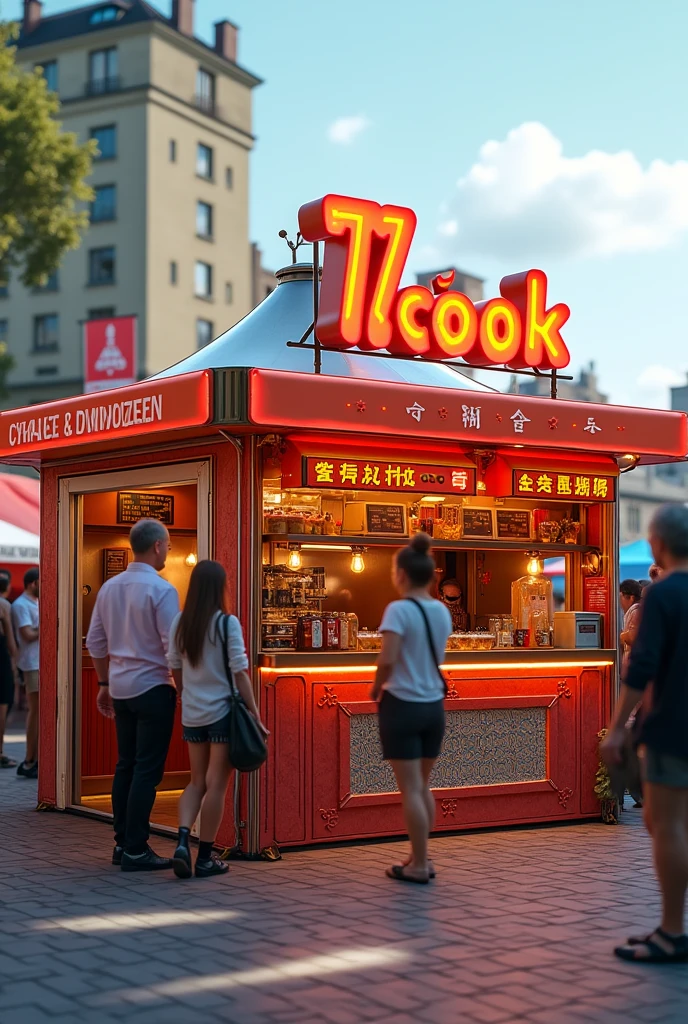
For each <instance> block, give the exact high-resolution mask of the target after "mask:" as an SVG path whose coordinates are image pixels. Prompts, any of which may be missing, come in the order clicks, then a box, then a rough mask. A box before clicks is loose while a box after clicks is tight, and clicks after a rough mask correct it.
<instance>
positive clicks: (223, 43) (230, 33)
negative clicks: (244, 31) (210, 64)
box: [215, 21, 239, 64]
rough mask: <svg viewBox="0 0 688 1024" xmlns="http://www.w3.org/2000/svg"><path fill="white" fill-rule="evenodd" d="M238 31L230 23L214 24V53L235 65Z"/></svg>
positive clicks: (220, 22) (217, 22)
mask: <svg viewBox="0 0 688 1024" xmlns="http://www.w3.org/2000/svg"><path fill="white" fill-rule="evenodd" d="M238 34H239V29H238V28H237V26H236V25H233V24H232V22H231V21H216V22H215V52H216V53H219V54H220V56H221V57H224V58H225V60H231V61H233V63H235V64H236V59H237V36H238Z"/></svg>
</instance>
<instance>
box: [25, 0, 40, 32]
mask: <svg viewBox="0 0 688 1024" xmlns="http://www.w3.org/2000/svg"><path fill="white" fill-rule="evenodd" d="M42 13H43V4H42V3H41V0H24V18H23V20H22V32H23V33H24V35H25V36H28V35H29V33H30V32H33V30H34V29H35V28H38V26H39V25H40V22H41V15H42Z"/></svg>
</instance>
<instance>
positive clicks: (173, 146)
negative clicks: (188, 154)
mask: <svg viewBox="0 0 688 1024" xmlns="http://www.w3.org/2000/svg"><path fill="white" fill-rule="evenodd" d="M176 162H177V140H176V139H170V163H171V164H176Z"/></svg>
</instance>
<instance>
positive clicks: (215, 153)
mask: <svg viewBox="0 0 688 1024" xmlns="http://www.w3.org/2000/svg"><path fill="white" fill-rule="evenodd" d="M193 14H194V0H174V4H173V10H172V17H171V18H169V19H168V18H165V17H163V16H162V15H161V14H160V13H159V12H157V11H156V10H155V9H154V8H152V7H151V6H150V5H149V4H148V3H145V2H143V0H111V2H106V3H98V4H95V5H93V6H89V7H81V8H79V9H77V10H73V11H67V12H65V13H63V14H58V15H55V16H52V17H46V18H44V17H43V16H42V10H41V4H40V3H39V2H38V0H24V18H23V22H22V26H21V32H20V35H19V39H18V53H17V59H18V62H19V63H20V64H22V65H23V66H25V67H27V68H32V67H40V68H42V69H43V74H44V76H45V78H46V81H47V84H48V86H49V88H51V89H53V90H54V91H55V92H56V93H57V94H58V95H59V98H60V104H61V114H60V116H61V120H62V122H63V126H64V128H65V129H66V130H68V131H73V132H75V133H76V135H77V136H78V138H79V140H80V141H84V140H86V139H89V138H90V139H95V141H96V144H97V147H98V152H97V156H96V158H95V161H94V165H93V173H92V176H91V179H90V184H91V185H92V187H93V189H94V191H95V198H94V200H93V202H92V204H91V208H90V226H89V229H88V231H87V233H86V234H85V237H84V239H83V242H82V245H81V247H80V248H79V249H78V250H76V251H74V252H70V253H68V254H67V255H66V257H65V259H64V260H63V263H62V265H61V267H60V269H59V271H58V272H57V274H55V275H53V277H52V278H51V280H49V281H48V282H47V283H46V285H45V286H44V287H43V288H41V289H40V290H35V291H29V290H26V289H25V288H23V287H22V286H21V285H20V284H19V282H18V281H17V279H16V277H14V278H13V279H10V281H9V282H8V284H7V287H6V288H5V289H3V292H2V297H0V337H2V338H3V339H4V340H5V341H6V342H7V345H8V348H9V350H10V352H11V353H12V355H13V356H14V358H15V361H16V366H15V369H14V370H13V371H12V373H11V375H10V377H9V379H8V386H9V389H10V397H9V398H8V399H7V400H6V402H5V404H6V405H8V404H9V405H24V404H30V403H33V402H37V401H44V400H46V399H49V398H58V397H62V396H65V395H69V394H74V393H78V392H79V391H81V390H82V383H83V367H82V343H81V327H80V324H81V322H82V321H83V320H85V319H93V318H95V317H101V316H114V315H128V314H136V315H137V316H138V367H137V375H138V376H139V377H144V376H147V375H148V374H151V373H155V372H156V371H158V370H160V369H162V368H164V367H166V366H169V365H170V364H172V363H174V362H176V361H177V360H179V359H182V358H183V357H185V356H186V355H188V354H189V353H190V352H191V351H192V350H193V349H194V348H195V347H198V346H201V345H204V344H207V343H208V342H209V341H211V340H212V338H213V337H215V336H217V335H218V334H220V333H222V332H223V331H225V330H227V329H228V328H229V327H231V326H232V325H233V324H234V323H236V322H237V321H238V320H240V319H241V318H242V317H243V316H245V314H246V313H247V312H249V310H250V309H251V308H252V306H253V304H254V303H253V294H254V291H255V285H254V281H253V265H254V259H253V250H252V247H251V244H250V241H249V224H248V191H249V154H250V151H251V148H252V145H253V141H254V140H253V135H252V114H251V93H252V90H253V88H254V87H255V86H256V85H258V84H259V81H260V80H259V79H258V78H256V77H255V76H254V75H252V74H250V73H249V72H248V71H246V70H244V69H243V68H242V67H241V66H240V65H239V64H238V63H237V28H236V26H234V25H233V24H232V23H231V22H229V21H220V22H218V23H216V25H215V46H214V47H212V48H211V47H209V46H207V45H205V44H204V43H202V42H201V41H199V40H198V39H197V38H196V37H195V36H194V25H193Z"/></svg>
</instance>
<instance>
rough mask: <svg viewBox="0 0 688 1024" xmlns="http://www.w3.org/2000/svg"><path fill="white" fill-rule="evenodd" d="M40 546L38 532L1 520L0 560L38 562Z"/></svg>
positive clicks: (10, 562)
mask: <svg viewBox="0 0 688 1024" xmlns="http://www.w3.org/2000/svg"><path fill="white" fill-rule="evenodd" d="M39 546H40V540H39V537H38V535H37V534H35V533H29V531H28V530H22V529H21V527H19V526H13V525H12V523H6V522H4V521H3V520H0V562H5V563H9V564H12V563H15V564H17V563H19V564H21V563H26V562H37V561H38V549H39Z"/></svg>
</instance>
